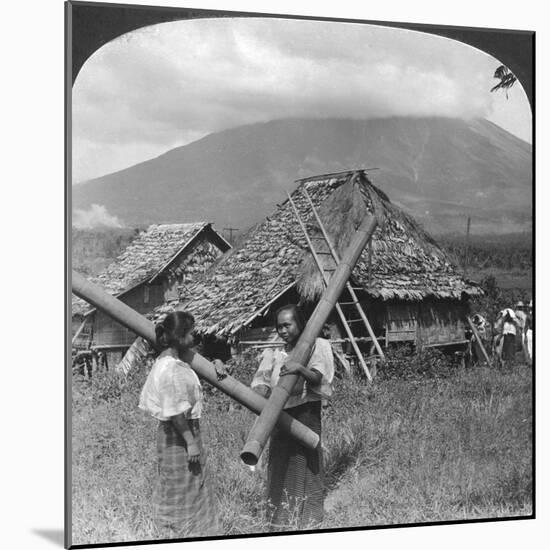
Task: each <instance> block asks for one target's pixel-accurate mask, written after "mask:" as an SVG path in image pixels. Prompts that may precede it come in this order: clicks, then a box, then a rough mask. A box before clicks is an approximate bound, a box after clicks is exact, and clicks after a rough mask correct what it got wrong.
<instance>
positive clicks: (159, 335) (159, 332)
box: [155, 323, 168, 349]
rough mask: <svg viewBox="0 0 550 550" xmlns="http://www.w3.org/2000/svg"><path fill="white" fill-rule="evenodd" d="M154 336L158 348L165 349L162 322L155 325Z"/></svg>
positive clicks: (164, 331)
mask: <svg viewBox="0 0 550 550" xmlns="http://www.w3.org/2000/svg"><path fill="white" fill-rule="evenodd" d="M155 337H156V342H157V346H158V347H159V348H161V349H165V348H167V347H168V342H167V341H166V329H165V328H164V325H163V324H162V323H158V324H157V325H155Z"/></svg>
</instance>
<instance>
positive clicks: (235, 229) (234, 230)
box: [223, 227, 239, 244]
mask: <svg viewBox="0 0 550 550" xmlns="http://www.w3.org/2000/svg"><path fill="white" fill-rule="evenodd" d="M223 230H224V231H229V238H228V241H229V243H230V244H233V232H235V233H236V232H237V231H239V228H238V227H224V228H223Z"/></svg>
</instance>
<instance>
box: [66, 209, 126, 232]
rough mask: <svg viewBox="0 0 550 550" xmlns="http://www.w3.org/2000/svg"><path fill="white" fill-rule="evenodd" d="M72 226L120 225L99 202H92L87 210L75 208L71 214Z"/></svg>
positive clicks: (81, 227) (83, 227) (86, 227)
mask: <svg viewBox="0 0 550 550" xmlns="http://www.w3.org/2000/svg"><path fill="white" fill-rule="evenodd" d="M73 227H76V228H78V229H93V228H94V227H122V223H121V221H120V220H119V219H118V218H117V217H116V216H111V214H109V213H108V212H107V208H105V206H103V205H101V204H92V206H90V208H89V210H80V209H77V210H75V212H74V215H73Z"/></svg>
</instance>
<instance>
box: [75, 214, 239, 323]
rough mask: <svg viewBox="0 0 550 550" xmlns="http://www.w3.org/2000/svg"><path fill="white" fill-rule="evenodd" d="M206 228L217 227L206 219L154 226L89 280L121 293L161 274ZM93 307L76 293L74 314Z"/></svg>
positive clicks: (225, 247) (82, 312) (112, 292)
mask: <svg viewBox="0 0 550 550" xmlns="http://www.w3.org/2000/svg"><path fill="white" fill-rule="evenodd" d="M203 231H214V229H213V228H212V227H211V224H210V223H206V222H197V223H179V224H162V225H151V226H149V228H148V229H147V230H146V231H143V232H142V233H140V234H139V235H138V236H137V237H136V238H135V239H134V240H133V241H132V242H131V243H130V245H129V246H128V247H127V248H126V249H125V250H124V252H123V253H122V254H121V255H120V256H119V257H118V258H117V259H116V260H115V261H114V262H113V263H111V264H110V265H109V266H107V267H106V268H105V269H104V270H103V271H102V272H101V273H100V274H99V275H98V276H97V277H92V278H90V280H91V281H93V282H95V283H97V284H99V285H101V286H102V287H103V288H104V289H105V290H106V291H107V292H109V293H110V294H113V295H114V296H120V295H121V294H123V293H124V292H127V291H128V290H130V289H132V288H134V287H136V286H138V285H140V284H142V283H143V282H145V281H151V282H152V281H153V280H154V279H155V278H156V277H158V276H159V275H161V274H162V273H163V272H164V271H165V270H166V269H167V268H168V267H169V266H170V265H171V264H172V263H173V262H174V260H176V258H178V257H179V256H180V254H181V253H183V252H184V251H185V249H186V248H188V247H189V246H190V245H191V243H192V242H194V241H195V239H196V238H197V237H198V236H199V234H201V233H202V232H203ZM216 235H217V237H219V239H218V240H219V241H220V242H221V243H222V245H223V244H224V243H225V245H226V246H223V251H225V250H227V249H228V248H230V245H229V244H228V243H227V242H226V241H225V239H223V237H221V235H218V234H217V233H216ZM91 310H92V309H91V307H90V305H89V304H88V303H87V302H85V301H84V300H81V299H80V298H77V297H76V296H73V300H72V312H73V315H75V314H85V313H88V312H89V311H91Z"/></svg>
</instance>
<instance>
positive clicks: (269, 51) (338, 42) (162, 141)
mask: <svg viewBox="0 0 550 550" xmlns="http://www.w3.org/2000/svg"><path fill="white" fill-rule="evenodd" d="M499 64H500V62H499V61H498V60H496V59H495V58H493V57H492V56H490V55H488V54H485V53H484V52H481V51H480V50H477V49H475V48H473V47H471V46H468V45H466V44H463V43H461V42H457V41H453V40H449V39H446V38H442V37H438V36H433V35H429V34H423V33H419V32H415V31H408V30H403V29H391V28H385V27H379V26H372V25H364V24H359V23H333V22H324V21H323V22H321V21H296V20H285V19H262V18H251V19H245V18H242V19H241V18H228V19H212V20H194V21H178V22H174V23H163V24H160V25H154V26H151V27H146V28H144V29H139V30H137V31H133V32H132V33H128V34H126V35H124V36H122V37H119V38H117V39H116V40H114V41H112V42H110V43H108V44H106V45H105V46H103V47H102V48H101V49H99V50H98V51H97V52H95V53H94V54H93V55H92V56H91V57H90V58H89V59H88V60H87V61H86V63H85V64H84V65H83V67H82V69H81V71H80V73H79V75H78V76H77V79H76V81H75V84H74V87H73V104H72V106H73V136H72V137H73V183H79V182H82V181H86V180H89V179H91V178H94V177H99V176H102V175H105V174H108V173H111V172H115V171H117V170H121V169H123V168H126V167H128V166H132V165H134V164H137V163H139V162H143V161H145V160H148V159H150V158H154V157H156V156H158V155H160V154H162V153H164V152H166V151H168V150H170V149H173V148H174V147H178V146H181V145H185V144H187V143H190V142H192V141H195V140H197V139H200V138H201V137H203V136H205V135H207V134H210V133H212V132H217V131H220V130H223V129H227V128H232V127H236V126H241V125H243V124H251V123H256V122H266V121H269V120H274V119H282V118H291V117H296V118H330V117H335V118H356V119H367V118H379V117H386V116H417V117H418V116H451V117H461V118H471V117H483V118H487V119H489V120H491V121H492V122H494V123H496V124H498V125H499V126H501V127H503V128H504V129H506V130H508V131H509V132H511V133H513V134H514V135H516V136H518V137H519V138H521V139H524V140H526V141H530V136H531V110H530V107H529V103H528V100H527V97H526V95H525V93H524V91H523V89H522V87H521V85H519V84H516V85H515V86H514V87H513V88H512V89H511V90H510V91H509V94H508V97H507V96H506V94H505V93H504V92H502V91H499V92H498V93H490V91H489V90H490V89H491V87H492V86H494V85H495V84H496V82H497V81H496V80H495V79H493V78H492V77H493V73H494V71H495V69H496V67H497V66H498V65H499Z"/></svg>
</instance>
